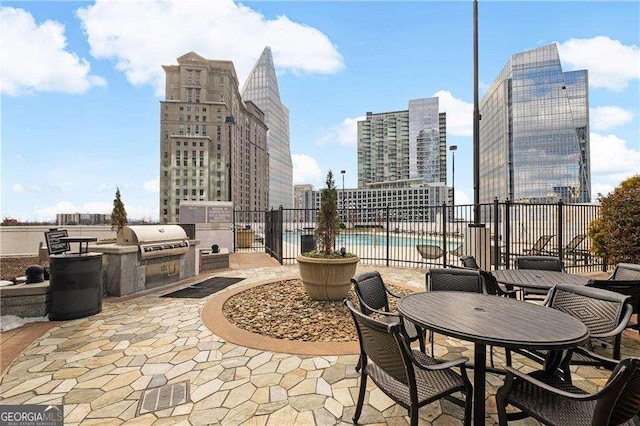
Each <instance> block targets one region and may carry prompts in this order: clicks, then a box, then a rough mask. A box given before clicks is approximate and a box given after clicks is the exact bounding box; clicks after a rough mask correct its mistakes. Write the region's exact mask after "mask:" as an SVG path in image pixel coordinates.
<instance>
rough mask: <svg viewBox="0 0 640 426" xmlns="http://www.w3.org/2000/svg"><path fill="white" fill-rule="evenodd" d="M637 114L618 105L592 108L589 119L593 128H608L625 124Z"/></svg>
mask: <svg viewBox="0 0 640 426" xmlns="http://www.w3.org/2000/svg"><path fill="white" fill-rule="evenodd" d="M634 116H635V114H634V113H633V112H631V111H627V110H625V109H623V108H620V107H616V106H602V107H595V108H590V110H589V121H590V124H591V128H592V129H593V130H608V129H612V128H614V127H618V126H624V125H625V124H628V123H630V122H631V120H633V117H634Z"/></svg>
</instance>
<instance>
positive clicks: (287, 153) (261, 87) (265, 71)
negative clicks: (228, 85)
mask: <svg viewBox="0 0 640 426" xmlns="http://www.w3.org/2000/svg"><path fill="white" fill-rule="evenodd" d="M242 99H243V100H245V101H252V102H253V103H255V104H256V105H257V106H258V107H259V108H260V109H261V110H262V111H263V112H264V118H265V124H266V125H267V128H268V129H269V131H268V132H267V150H268V151H269V207H273V208H278V207H280V206H282V207H284V208H292V207H293V163H292V162H291V150H290V147H289V110H288V109H287V107H286V106H284V105H283V104H282V102H281V100H280V90H279V88H278V79H277V77H276V68H275V65H274V63H273V56H272V55H271V48H270V47H269V46H267V47H265V48H264V50H263V51H262V55H260V58H259V59H258V62H256V64H255V66H254V67H253V69H252V70H251V73H249V76H248V77H247V80H246V81H245V83H244V87H243V88H242Z"/></svg>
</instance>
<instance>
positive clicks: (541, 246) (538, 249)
mask: <svg viewBox="0 0 640 426" xmlns="http://www.w3.org/2000/svg"><path fill="white" fill-rule="evenodd" d="M553 237H555V235H541V236H540V238H538V241H536V242H535V243H533V245H532V246H531V248H529V249H524V250H523V253H524V254H526V255H530V256H539V255H544V254H549V251H548V250H546V249H545V248H546V247H547V245H548V244H549V242H550V241H551V239H553Z"/></svg>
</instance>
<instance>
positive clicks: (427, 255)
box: [416, 244, 444, 260]
mask: <svg viewBox="0 0 640 426" xmlns="http://www.w3.org/2000/svg"><path fill="white" fill-rule="evenodd" d="M416 250H418V253H420V256H422V258H423V259H427V260H433V259H438V258H440V257H442V256H444V250H443V249H442V247H440V246H436V245H432V244H418V245H416Z"/></svg>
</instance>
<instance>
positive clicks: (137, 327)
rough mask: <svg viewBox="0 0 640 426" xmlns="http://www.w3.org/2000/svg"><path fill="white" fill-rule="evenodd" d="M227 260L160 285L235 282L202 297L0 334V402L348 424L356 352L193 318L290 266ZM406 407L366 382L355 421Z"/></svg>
mask: <svg viewBox="0 0 640 426" xmlns="http://www.w3.org/2000/svg"><path fill="white" fill-rule="evenodd" d="M229 260H230V265H229V266H230V268H229V269H225V270H220V271H215V272H213V271H209V272H208V273H207V274H201V275H200V276H198V277H196V278H193V279H190V280H188V281H184V282H181V283H179V284H177V285H174V286H171V288H172V289H177V288H181V287H185V286H187V285H189V284H191V283H193V282H195V281H200V280H202V279H204V278H205V277H209V276H214V275H215V276H228V277H243V278H245V280H243V281H241V282H240V283H238V284H235V285H233V286H231V287H229V288H228V289H226V290H223V291H222V292H220V293H216V294H214V295H213V296H209V297H207V298H204V299H174V298H161V297H160V295H162V294H165V293H168V292H169V291H167V290H168V288H163V289H161V290H155V291H152V292H148V293H146V294H143V295H136V296H129V297H123V298H106V299H105V300H104V303H103V310H102V312H101V313H99V314H96V315H93V316H91V317H87V318H82V319H78V320H72V321H64V322H45V323H32V324H27V325H25V326H23V327H20V328H18V329H15V330H11V331H8V332H3V333H0V338H1V346H0V353H1V356H0V358H1V359H2V372H3V373H2V379H1V381H0V398H1V403H2V404H47V405H49V404H50V405H57V404H64V414H65V425H75V424H88V425H93V424H104V425H107V424H108V425H118V424H136V425H143V424H148V425H159V424H181V425H201V424H223V425H236V424H247V425H295V424H299V425H333V424H351V416H352V414H353V411H354V409H355V401H356V397H357V392H358V383H359V380H358V377H359V374H358V373H356V372H355V365H356V362H357V355H334V354H330V353H327V354H325V355H292V354H290V353H288V352H287V350H288V346H287V345H288V344H287V342H286V341H283V342H282V345H281V346H280V347H279V348H278V349H279V350H278V351H277V352H275V351H266V350H259V349H253V348H252V342H251V340H250V339H249V340H248V341H246V342H245V343H244V344H242V343H241V342H240V343H229V342H227V341H226V340H224V339H223V338H222V337H220V336H218V335H216V334H214V333H213V332H211V331H210V330H209V328H207V327H206V326H205V325H204V323H203V321H202V319H201V313H202V310H203V308H204V306H205V305H206V304H207V302H208V301H209V300H211V299H212V298H216V297H218V296H220V295H224V293H225V292H229V291H234V290H235V289H237V288H239V287H243V286H247V285H251V284H255V283H259V282H264V281H269V280H274V279H277V278H280V277H290V276H293V275H296V273H297V266H295V265H292V266H280V265H278V264H277V262H275V261H274V260H273V259H270V258H268V256H266V255H265V254H264V253H242V254H235V255H231V256H230V259H229ZM373 269H375V270H378V271H380V273H381V274H382V276H383V277H384V279H385V280H386V281H388V282H392V283H399V284H404V285H410V286H414V287H416V288H423V287H424V273H425V271H424V269H417V268H387V267H380V266H371V265H361V266H359V267H358V272H362V271H365V270H373ZM622 345H623V352H622V353H623V356H625V355H626V356H629V355H631V354H635V355H637V354H638V353H640V338H639V337H638V332H637V331H631V330H627V331H625V333H624V335H623V340H622ZM472 353H473V349H472V346H471V345H470V344H468V343H466V342H461V341H459V340H456V339H451V338H445V337H442V336H441V337H440V339H439V340H438V341H437V342H436V355H437V356H439V357H443V358H452V357H457V356H459V355H464V356H468V357H470V358H472ZM494 354H495V357H496V361H497V362H498V363H501V362H503V361H504V358H503V355H504V352H503V351H502V350H500V349H495V350H494ZM513 364H514V367H516V368H519V369H521V370H523V371H531V370H532V369H534V367H535V364H534V363H532V362H530V361H529V360H526V359H524V358H520V357H518V356H514V362H513ZM574 373H575V374H574V382H575V383H576V384H577V385H578V386H581V387H583V388H584V389H585V390H591V391H592V390H595V389H597V387H598V386H602V385H603V384H604V382H605V381H606V378H607V377H608V374H607V373H606V372H604V371H600V370H597V369H594V368H591V367H581V368H579V369H574ZM487 381H488V383H487V393H488V395H489V396H488V400H487V416H488V417H487V424H493V423H495V422H496V421H497V415H496V411H495V403H494V401H493V394H495V391H496V389H497V388H498V387H499V386H500V385H501V384H502V379H501V377H500V376H497V375H492V374H489V375H488V377H487ZM169 385H174V386H173V391H174V394H171V393H170V392H169V391H170V390H171V388H170V387H169ZM158 389H161V391H160V392H157V390H158ZM181 390H182V391H185V390H186V392H185V393H182V394H181V393H180V391H181ZM164 391H167V392H169V394H164V393H163V392H164ZM167 395H170V396H167ZM406 414H407V413H406V410H405V409H403V408H402V407H400V406H398V405H397V404H394V403H393V401H391V400H390V399H388V398H387V397H386V396H385V395H384V394H383V393H382V392H381V391H380V390H378V389H377V388H376V387H375V385H373V383H371V382H369V385H368V391H367V394H366V398H365V407H364V410H363V413H362V416H361V419H360V423H361V424H387V425H401V424H407V423H408V417H406ZM462 415H463V413H462V410H461V409H460V408H459V407H458V406H456V405H453V404H451V403H449V402H448V401H446V400H443V401H440V402H434V403H432V404H429V405H427V406H425V407H423V408H422V409H421V410H420V419H421V420H420V422H421V424H434V425H445V424H446V425H448V424H461V423H462V420H461V419H462ZM519 424H537V422H535V421H533V420H525V421H522V422H520V423H519Z"/></svg>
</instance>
